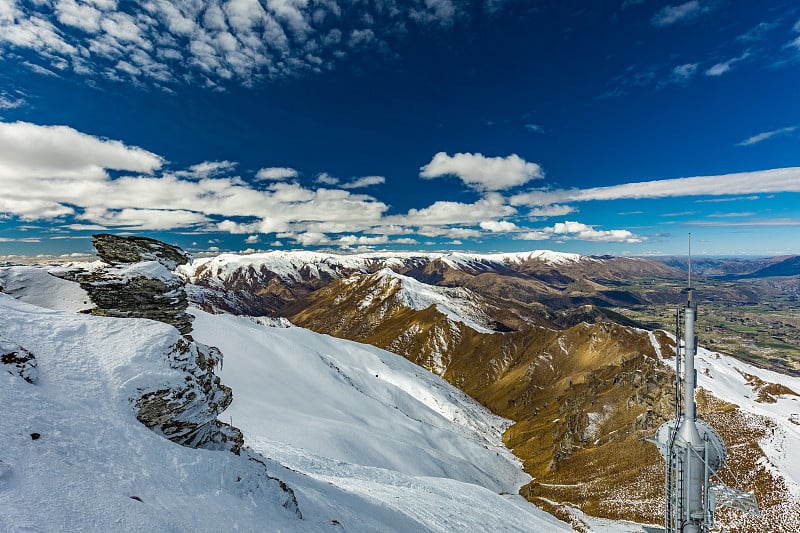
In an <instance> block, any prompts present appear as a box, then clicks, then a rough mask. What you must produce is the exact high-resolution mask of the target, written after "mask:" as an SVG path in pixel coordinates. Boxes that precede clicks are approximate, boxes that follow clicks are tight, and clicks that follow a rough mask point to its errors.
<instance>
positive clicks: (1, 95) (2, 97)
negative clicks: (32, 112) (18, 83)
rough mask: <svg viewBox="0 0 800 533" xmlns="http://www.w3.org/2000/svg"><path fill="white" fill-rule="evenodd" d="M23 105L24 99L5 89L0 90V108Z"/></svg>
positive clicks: (13, 107)
mask: <svg viewBox="0 0 800 533" xmlns="http://www.w3.org/2000/svg"><path fill="white" fill-rule="evenodd" d="M23 105H25V99H24V98H21V97H19V96H14V95H11V94H9V93H7V92H5V91H3V92H0V109H16V108H18V107H22V106H23Z"/></svg>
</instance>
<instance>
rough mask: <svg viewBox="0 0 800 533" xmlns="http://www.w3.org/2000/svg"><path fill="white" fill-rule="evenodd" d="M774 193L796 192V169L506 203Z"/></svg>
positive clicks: (799, 188) (530, 196)
mask: <svg viewBox="0 0 800 533" xmlns="http://www.w3.org/2000/svg"><path fill="white" fill-rule="evenodd" d="M778 192H800V167H789V168H778V169H772V170H762V171H756V172H739V173H736V174H723V175H719V176H695V177H691V178H675V179H666V180H654V181H643V182H635V183H624V184H620V185H610V186H606V187H591V188H588V189H571V190H541V191H529V192H526V193H521V194H516V195H514V196H512V197H511V198H510V203H511V205H527V206H531V207H536V206H549V205H553V204H556V203H564V202H588V201H602V200H621V199H642V198H666V197H681V196H727V195H746V194H758V193H778Z"/></svg>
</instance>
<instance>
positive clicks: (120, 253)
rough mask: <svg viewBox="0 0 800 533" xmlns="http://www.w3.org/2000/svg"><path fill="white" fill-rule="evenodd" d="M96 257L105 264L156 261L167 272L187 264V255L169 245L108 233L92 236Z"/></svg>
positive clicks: (142, 238)
mask: <svg viewBox="0 0 800 533" xmlns="http://www.w3.org/2000/svg"><path fill="white" fill-rule="evenodd" d="M92 244H93V245H94V247H95V249H96V250H97V255H99V256H100V259H102V260H103V261H105V262H106V263H109V264H112V265H116V264H120V263H138V262H140V261H158V262H159V263H161V264H162V265H164V266H165V267H167V268H168V269H169V270H175V268H177V266H178V265H184V264H186V263H188V262H189V255H188V254H187V253H186V252H184V251H183V250H181V249H180V248H178V247H177V246H173V245H171V244H167V243H164V242H161V241H157V240H155V239H150V238H148V237H119V236H117V235H110V234H108V233H98V234H96V235H92Z"/></svg>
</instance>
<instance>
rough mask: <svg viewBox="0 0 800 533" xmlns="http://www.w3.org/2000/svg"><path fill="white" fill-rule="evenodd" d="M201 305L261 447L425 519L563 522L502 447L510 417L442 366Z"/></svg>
mask: <svg viewBox="0 0 800 533" xmlns="http://www.w3.org/2000/svg"><path fill="white" fill-rule="evenodd" d="M193 314H195V316H196V319H195V322H194V324H195V336H196V338H197V339H198V340H199V341H201V342H204V343H214V344H215V345H216V346H218V347H219V348H221V349H222V351H223V353H225V354H226V357H227V358H226V361H225V365H224V367H223V369H222V378H223V382H225V383H226V384H228V385H230V386H231V387H233V390H234V401H233V404H232V405H231V407H230V408H229V410H228V411H227V412H226V415H227V416H230V417H231V418H232V419H233V423H234V425H236V426H237V427H239V428H240V429H242V430H243V432H244V434H245V443H246V444H248V445H250V446H252V447H253V448H254V449H255V450H256V451H258V452H260V453H262V454H264V455H268V456H269V457H272V458H274V459H276V460H278V461H279V462H281V463H282V464H285V465H287V466H288V467H290V468H292V469H294V470H297V471H299V472H303V473H305V474H307V475H308V476H310V477H312V478H315V479H319V480H323V481H326V482H328V483H331V484H333V485H334V486H336V487H339V488H341V489H342V490H345V491H352V492H353V493H356V494H362V495H368V497H369V498H370V499H371V500H373V501H375V502H376V503H380V505H382V506H385V507H386V508H388V509H392V510H393V511H395V512H398V513H401V514H408V515H411V516H413V518H414V519H415V520H417V521H419V522H420V524H421V525H422V526H423V529H429V530H433V531H443V532H444V531H457V530H458V531H462V530H477V531H482V530H484V531H517V530H519V531H523V530H533V531H537V530H539V531H558V530H560V528H565V527H566V526H564V525H563V524H561V523H558V522H556V521H553V522H552V523H546V522H542V520H545V521H548V520H554V519H552V518H550V517H549V516H548V515H544V516H543V515H542V512H541V511H539V510H537V509H536V508H534V507H532V506H530V505H529V504H527V503H526V502H524V500H522V499H521V498H520V497H519V496H516V492H517V490H518V488H519V486H520V485H521V484H522V483H524V482H526V480H528V479H529V478H528V476H527V475H526V474H524V473H523V472H522V471H521V469H520V466H519V463H518V460H517V459H516V458H515V457H514V456H513V455H512V454H511V453H510V452H509V451H508V450H507V449H506V448H504V447H503V446H502V440H501V435H502V432H503V431H504V429H505V427H506V425H507V423H508V421H506V420H504V419H501V418H498V417H496V416H494V415H492V414H491V413H490V412H488V411H487V410H486V409H485V408H483V407H482V406H481V405H480V404H478V403H477V402H475V401H474V400H472V399H470V398H469V397H467V396H466V395H464V394H463V393H462V392H460V391H458V390H457V389H455V388H453V387H452V386H451V385H449V384H448V383H446V382H445V381H443V380H441V379H440V378H438V377H437V376H434V375H433V374H430V373H428V372H426V371H424V370H422V369H420V368H419V367H417V366H416V365H413V364H411V363H409V362H408V361H406V360H405V359H403V358H401V357H399V356H396V355H394V354H391V353H389V352H385V351H383V350H380V349H377V348H374V347H371V346H365V345H362V344H358V343H354V342H349V341H343V340H341V339H335V338H333V337H328V336H324V335H319V334H316V333H313V332H310V331H308V330H305V329H302V328H296V327H291V328H274V327H265V326H263V325H259V324H257V323H254V322H252V321H250V320H248V319H247V318H245V317H234V316H231V315H210V314H207V313H204V312H202V311H199V310H193ZM500 493H503V494H505V496H501V495H500ZM300 502H301V507H302V498H301V499H300ZM566 529H567V530H569V528H566Z"/></svg>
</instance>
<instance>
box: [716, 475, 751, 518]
mask: <svg viewBox="0 0 800 533" xmlns="http://www.w3.org/2000/svg"><path fill="white" fill-rule="evenodd" d="M709 492H710V493H711V494H710V500H711V507H712V508H714V506H723V507H730V508H731V509H736V510H737V511H741V512H743V513H748V514H751V515H755V516H760V515H761V512H760V511H759V509H758V502H757V501H756V495H755V494H754V493H752V492H747V491H744V490H739V489H735V488H733V487H729V486H728V485H723V484H722V483H719V484H717V485H714V486H713V487H711V490H710V491H709Z"/></svg>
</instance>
